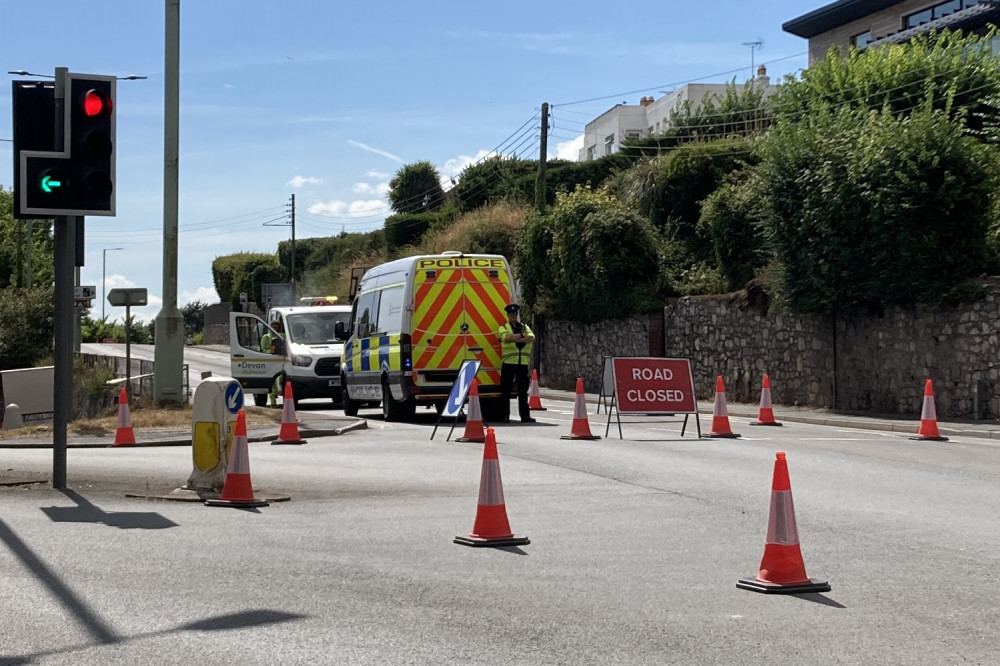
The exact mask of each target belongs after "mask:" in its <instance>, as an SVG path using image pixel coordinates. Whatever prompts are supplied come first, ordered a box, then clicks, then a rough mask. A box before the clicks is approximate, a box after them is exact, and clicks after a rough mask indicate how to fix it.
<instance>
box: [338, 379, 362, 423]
mask: <svg viewBox="0 0 1000 666" xmlns="http://www.w3.org/2000/svg"><path fill="white" fill-rule="evenodd" d="M344 386H345V387H346V384H344ZM341 395H342V396H343V405H344V416H357V415H358V410H359V409H361V401H360V400H351V398H350V396H349V395H348V393H347V389H346V388H345V389H344V390H343V393H342V394H341Z"/></svg>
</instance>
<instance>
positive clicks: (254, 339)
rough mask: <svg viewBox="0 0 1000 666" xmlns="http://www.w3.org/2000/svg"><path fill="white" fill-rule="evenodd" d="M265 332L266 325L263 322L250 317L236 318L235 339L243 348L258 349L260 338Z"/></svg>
mask: <svg viewBox="0 0 1000 666" xmlns="http://www.w3.org/2000/svg"><path fill="white" fill-rule="evenodd" d="M266 332H267V327H266V326H264V324H263V322H260V321H257V320H256V319H254V318H251V317H239V318H237V319H236V341H237V342H238V343H239V345H240V347H243V348H244V349H253V350H254V351H259V350H260V339H261V338H262V337H263V336H264V333H266Z"/></svg>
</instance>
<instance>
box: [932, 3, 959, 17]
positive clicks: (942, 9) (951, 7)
mask: <svg viewBox="0 0 1000 666" xmlns="http://www.w3.org/2000/svg"><path fill="white" fill-rule="evenodd" d="M961 8H962V0H948V2H942V3H941V4H940V5H937V6H936V7H934V18H936V19H939V18H943V17H945V16H947V15H948V14H954V13H955V12H957V11H958V10H960V9H961Z"/></svg>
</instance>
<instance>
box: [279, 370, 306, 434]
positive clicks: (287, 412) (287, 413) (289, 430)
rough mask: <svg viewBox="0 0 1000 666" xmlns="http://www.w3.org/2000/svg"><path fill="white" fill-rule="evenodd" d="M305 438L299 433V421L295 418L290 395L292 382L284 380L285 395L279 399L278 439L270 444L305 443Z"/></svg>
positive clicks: (292, 398) (292, 400) (293, 401)
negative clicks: (279, 425)
mask: <svg viewBox="0 0 1000 666" xmlns="http://www.w3.org/2000/svg"><path fill="white" fill-rule="evenodd" d="M305 443H306V440H304V439H302V437H301V436H300V435H299V422H298V420H297V419H296V418H295V398H294V396H293V395H292V383H291V382H285V395H284V397H283V398H282V399H281V429H280V430H278V439H276V440H274V441H273V442H271V444H305Z"/></svg>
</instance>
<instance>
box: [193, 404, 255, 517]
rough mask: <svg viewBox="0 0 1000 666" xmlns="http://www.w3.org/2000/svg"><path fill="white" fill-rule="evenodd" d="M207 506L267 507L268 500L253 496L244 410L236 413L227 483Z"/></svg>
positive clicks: (206, 503) (227, 467)
mask: <svg viewBox="0 0 1000 666" xmlns="http://www.w3.org/2000/svg"><path fill="white" fill-rule="evenodd" d="M205 505H206V506H234V507H252V506H267V500H263V499H257V498H256V497H254V496H253V485H252V484H251V483H250V455H249V454H248V452H247V414H246V412H245V411H243V410H242V409H241V410H240V411H239V412H237V413H236V430H235V431H234V432H233V445H232V453H231V454H230V458H229V461H228V464H227V465H226V482H225V483H224V484H223V486H222V494H221V495H219V498H218V499H207V500H205Z"/></svg>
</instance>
